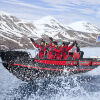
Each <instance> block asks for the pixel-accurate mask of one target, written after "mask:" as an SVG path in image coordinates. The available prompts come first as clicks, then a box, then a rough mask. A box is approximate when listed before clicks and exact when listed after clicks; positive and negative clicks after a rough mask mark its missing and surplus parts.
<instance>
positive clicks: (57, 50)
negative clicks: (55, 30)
mask: <svg viewBox="0 0 100 100" xmlns="http://www.w3.org/2000/svg"><path fill="white" fill-rule="evenodd" d="M61 45H62V43H61V42H58V46H57V47H56V48H55V50H54V51H55V58H56V59H57V60H60V59H61V58H62V46H61Z"/></svg>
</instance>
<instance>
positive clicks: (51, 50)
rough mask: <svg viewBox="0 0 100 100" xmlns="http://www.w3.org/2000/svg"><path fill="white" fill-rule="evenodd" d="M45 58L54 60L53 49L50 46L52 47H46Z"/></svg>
mask: <svg viewBox="0 0 100 100" xmlns="http://www.w3.org/2000/svg"><path fill="white" fill-rule="evenodd" d="M47 58H48V59H54V58H55V47H54V46H52V45H51V46H49V47H48V53H47Z"/></svg>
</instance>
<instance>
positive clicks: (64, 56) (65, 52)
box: [62, 45, 73, 60]
mask: <svg viewBox="0 0 100 100" xmlns="http://www.w3.org/2000/svg"><path fill="white" fill-rule="evenodd" d="M72 48H73V45H70V46H69V47H68V45H65V46H63V47H62V59H64V60H67V57H68V52H69V50H71V49H72Z"/></svg>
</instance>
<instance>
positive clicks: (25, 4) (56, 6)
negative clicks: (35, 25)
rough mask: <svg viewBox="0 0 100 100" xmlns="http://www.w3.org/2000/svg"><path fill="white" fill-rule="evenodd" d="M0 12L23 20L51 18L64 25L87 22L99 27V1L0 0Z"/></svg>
mask: <svg viewBox="0 0 100 100" xmlns="http://www.w3.org/2000/svg"><path fill="white" fill-rule="evenodd" d="M0 11H4V12H7V13H10V14H12V15H15V16H16V17H18V18H20V19H24V20H37V19H40V18H42V17H45V16H53V17H55V18H56V19H58V20H59V21H60V22H61V23H64V24H70V23H73V22H76V21H88V22H90V23H93V24H95V25H96V26H98V27H99V26H100V0H0Z"/></svg>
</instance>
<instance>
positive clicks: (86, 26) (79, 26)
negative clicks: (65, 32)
mask: <svg viewBox="0 0 100 100" xmlns="http://www.w3.org/2000/svg"><path fill="white" fill-rule="evenodd" d="M67 27H70V28H72V29H73V30H76V31H80V32H87V33H96V34H100V30H99V29H97V28H96V27H95V26H93V25H92V24H90V23H88V22H86V21H79V22H75V23H72V24H69V25H67Z"/></svg>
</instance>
